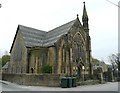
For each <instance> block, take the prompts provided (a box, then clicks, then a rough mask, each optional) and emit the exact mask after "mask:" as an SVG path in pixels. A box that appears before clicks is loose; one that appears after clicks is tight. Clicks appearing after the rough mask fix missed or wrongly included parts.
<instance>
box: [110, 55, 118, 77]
mask: <svg viewBox="0 0 120 93" xmlns="http://www.w3.org/2000/svg"><path fill="white" fill-rule="evenodd" d="M109 60H110V62H111V64H112V68H113V69H115V67H116V66H117V68H118V72H119V73H120V53H117V54H112V55H111V56H109ZM119 76H120V74H119Z"/></svg>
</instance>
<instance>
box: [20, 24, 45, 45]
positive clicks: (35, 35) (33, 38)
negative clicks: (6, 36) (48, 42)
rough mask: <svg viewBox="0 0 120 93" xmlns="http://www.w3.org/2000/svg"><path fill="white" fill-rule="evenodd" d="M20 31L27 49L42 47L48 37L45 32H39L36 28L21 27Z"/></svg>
mask: <svg viewBox="0 0 120 93" xmlns="http://www.w3.org/2000/svg"><path fill="white" fill-rule="evenodd" d="M19 31H20V32H21V34H22V36H23V39H24V41H25V45H26V47H33V46H42V45H43V42H44V38H45V35H46V32H45V31H41V30H37V29H34V28H30V27H26V26H22V25H19Z"/></svg>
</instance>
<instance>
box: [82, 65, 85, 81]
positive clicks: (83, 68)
mask: <svg viewBox="0 0 120 93" xmlns="http://www.w3.org/2000/svg"><path fill="white" fill-rule="evenodd" d="M82 70H83V81H84V78H85V71H84V70H85V67H84V66H82Z"/></svg>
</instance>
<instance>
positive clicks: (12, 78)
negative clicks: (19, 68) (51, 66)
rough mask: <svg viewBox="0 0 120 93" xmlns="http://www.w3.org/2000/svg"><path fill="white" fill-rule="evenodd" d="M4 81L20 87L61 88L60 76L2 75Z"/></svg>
mask: <svg viewBox="0 0 120 93" xmlns="http://www.w3.org/2000/svg"><path fill="white" fill-rule="evenodd" d="M2 80H5V81H9V82H12V83H16V84H20V85H30V86H51V87H52V86H54V87H57V86H60V75H58V74H41V75H40V74H8V73H2Z"/></svg>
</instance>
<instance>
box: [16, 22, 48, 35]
mask: <svg viewBox="0 0 120 93" xmlns="http://www.w3.org/2000/svg"><path fill="white" fill-rule="evenodd" d="M18 26H19V27H23V28H28V29H32V30H36V31H41V32H45V33H46V32H47V31H43V30H39V29H36V28H33V27H28V26H24V25H20V24H19V25H18Z"/></svg>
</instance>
